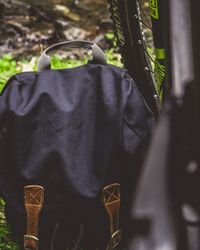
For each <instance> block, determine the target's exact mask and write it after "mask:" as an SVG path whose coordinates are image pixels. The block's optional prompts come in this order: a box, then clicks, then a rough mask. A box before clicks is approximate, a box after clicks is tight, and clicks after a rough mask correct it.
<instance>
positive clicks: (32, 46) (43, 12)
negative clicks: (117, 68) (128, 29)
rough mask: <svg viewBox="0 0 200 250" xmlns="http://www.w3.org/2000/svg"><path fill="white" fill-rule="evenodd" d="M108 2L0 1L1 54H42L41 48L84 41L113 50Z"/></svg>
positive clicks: (88, 0)
mask: <svg viewBox="0 0 200 250" xmlns="http://www.w3.org/2000/svg"><path fill="white" fill-rule="evenodd" d="M107 7H108V6H107V4H106V0H0V22H1V25H0V55H3V54H5V53H8V52H11V53H12V55H13V56H17V57H18V56H21V55H23V57H24V56H25V55H29V54H38V53H40V49H41V45H42V46H43V47H47V46H48V45H50V44H53V43H57V42H59V41H63V40H73V39H85V40H92V41H94V42H96V43H98V44H99V45H100V46H102V48H104V49H109V48H111V47H113V35H112V22H111V20H110V18H109V13H108V10H107Z"/></svg>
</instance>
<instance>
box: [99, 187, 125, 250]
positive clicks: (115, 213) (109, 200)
mask: <svg viewBox="0 0 200 250" xmlns="http://www.w3.org/2000/svg"><path fill="white" fill-rule="evenodd" d="M102 202H103V205H104V207H105V209H106V211H107V213H108V216H109V224H110V240H109V242H108V245H107V248H106V250H112V249H114V248H115V247H116V246H118V244H119V243H120V240H121V230H119V208H120V184H118V183H114V184H111V185H108V186H106V187H104V188H103V192H102Z"/></svg>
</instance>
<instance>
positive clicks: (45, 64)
mask: <svg viewBox="0 0 200 250" xmlns="http://www.w3.org/2000/svg"><path fill="white" fill-rule="evenodd" d="M62 47H68V48H87V49H92V53H93V60H92V62H93V63H95V64H106V57H105V54H104V52H103V51H102V49H101V48H100V47H99V46H98V45H97V44H95V43H93V42H89V41H83V40H75V41H66V42H61V43H56V44H54V45H52V46H50V47H48V48H46V49H45V50H44V51H43V53H42V54H41V56H40V58H39V60H38V67H37V68H38V72H41V71H43V70H47V69H50V68H51V60H50V56H48V55H47V54H48V53H49V52H51V51H54V50H56V49H60V48H62Z"/></svg>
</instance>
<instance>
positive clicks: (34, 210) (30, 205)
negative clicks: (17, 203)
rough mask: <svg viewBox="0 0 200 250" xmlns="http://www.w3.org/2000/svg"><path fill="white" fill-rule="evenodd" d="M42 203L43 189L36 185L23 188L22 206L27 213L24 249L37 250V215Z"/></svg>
mask: <svg viewBox="0 0 200 250" xmlns="http://www.w3.org/2000/svg"><path fill="white" fill-rule="evenodd" d="M43 203H44V188H43V187H41V186H38V185H31V186H25V187H24V204H25V208H26V213H27V231H26V235H24V249H26V250H37V249H38V223H39V214H40V211H41V209H42V207H43Z"/></svg>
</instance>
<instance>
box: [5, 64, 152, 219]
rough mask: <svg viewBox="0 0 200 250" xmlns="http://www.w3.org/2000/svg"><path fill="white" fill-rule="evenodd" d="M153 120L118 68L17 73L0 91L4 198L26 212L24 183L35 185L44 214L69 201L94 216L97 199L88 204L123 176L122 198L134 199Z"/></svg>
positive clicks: (136, 92)
mask: <svg viewBox="0 0 200 250" xmlns="http://www.w3.org/2000/svg"><path fill="white" fill-rule="evenodd" d="M153 125H154V117H153V114H152V112H151V111H150V109H149V108H148V107H147V105H146V104H145V102H144V100H143V97H142V96H141V94H140V93H139V92H138V90H137V87H136V85H135V83H134V82H133V80H132V79H131V78H130V77H129V75H128V74H127V72H126V71H125V70H123V69H120V68H118V67H115V66H111V65H98V64H87V65H84V66H80V67H77V68H73V69H64V70H46V71H43V72H40V73H37V72H27V73H21V74H17V75H15V76H13V77H12V78H11V79H10V80H9V81H8V82H7V84H6V86H5V88H4V90H3V92H2V94H1V96H0V193H1V196H2V197H3V198H4V199H5V200H6V202H7V204H9V206H11V207H12V208H13V209H15V210H16V212H19V213H21V214H23V213H24V205H23V187H24V185H28V184H38V185H42V186H44V188H45V203H44V209H43V212H44V213H45V212H48V211H53V209H56V208H58V207H59V206H61V205H62V204H67V205H66V207H68V208H69V207H70V208H71V210H72V211H73V210H75V209H77V210H79V212H78V213H79V214H81V213H82V212H83V211H87V212H88V214H90V215H91V214H92V213H93V212H94V209H93V208H95V207H96V205H94V206H93V205H91V206H89V205H88V204H96V203H95V201H97V199H98V200H99V197H100V194H101V191H102V188H103V187H104V186H105V185H107V184H110V183H113V182H119V183H120V184H121V186H122V189H121V190H122V202H123V199H125V198H124V197H126V200H127V201H128V200H131V193H130V192H129V191H131V190H133V189H134V186H135V181H136V179H137V178H136V177H137V173H138V170H139V168H140V166H141V160H142V158H143V151H144V148H145V145H146V142H147V140H148V139H149V136H150V133H151V130H152V127H153ZM123 192H124V193H123ZM127 197H128V198H127ZM124 204H125V203H124ZM98 206H101V205H100V203H99V205H97V207H98ZM92 207H93V208H92ZM90 208H91V209H93V210H91V211H90ZM84 209H85V210H84ZM102 209H103V208H102ZM122 210H123V206H122ZM125 210H126V209H125ZM102 211H103V210H102ZM66 213H67V212H66ZM83 216H84V215H83ZM88 217H90V216H88ZM93 219H94V218H93Z"/></svg>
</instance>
